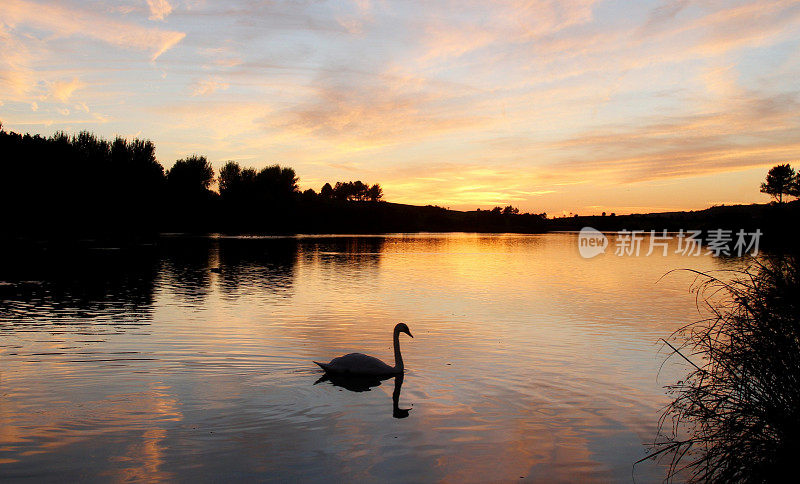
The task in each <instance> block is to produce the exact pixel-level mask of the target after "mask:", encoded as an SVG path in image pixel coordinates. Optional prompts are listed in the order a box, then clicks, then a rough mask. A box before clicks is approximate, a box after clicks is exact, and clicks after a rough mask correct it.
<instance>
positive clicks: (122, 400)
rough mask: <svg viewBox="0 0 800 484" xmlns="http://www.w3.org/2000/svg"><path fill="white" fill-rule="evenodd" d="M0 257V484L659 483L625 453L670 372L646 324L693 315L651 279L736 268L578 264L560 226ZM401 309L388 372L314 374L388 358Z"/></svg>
mask: <svg viewBox="0 0 800 484" xmlns="http://www.w3.org/2000/svg"><path fill="white" fill-rule="evenodd" d="M612 243H613V241H612ZM51 252H52V251H51ZM4 259H5V262H4V265H3V267H2V272H0V281H3V282H2V285H0V365H1V366H0V480H9V479H10V480H13V479H25V478H27V479H32V480H36V481H42V480H44V481H60V482H64V481H76V480H80V481H122V480H125V481H129V480H134V481H136V480H142V481H153V480H170V481H172V480H179V481H211V480H234V479H237V480H240V479H247V480H261V481H263V480H268V481H272V480H274V481H279V480H280V481H285V480H299V481H309V482H313V481H320V482H323V481H324V482H330V481H340V482H354V481H355V482H358V481H361V482H366V481H395V482H430V481H444V482H487V481H491V482H497V481H506V482H509V481H515V482H518V481H520V480H521V478H523V479H526V480H532V481H548V482H552V481H575V480H581V481H598V482H607V481H618V482H631V480H632V479H633V477H635V478H636V481H637V482H652V481H658V480H660V479H662V478H663V475H664V469H663V468H662V467H659V466H658V465H656V464H653V463H650V462H646V463H643V464H640V465H637V466H636V467H635V468H633V467H632V463H633V462H634V461H636V460H637V459H639V458H641V457H643V456H644V455H645V447H644V446H643V444H644V443H646V442H648V441H652V439H653V436H654V434H655V431H656V425H657V420H658V417H659V413H660V410H661V408H662V407H663V405H664V404H665V403H666V402H667V401H668V397H667V395H666V394H665V392H664V389H663V386H664V385H667V384H669V383H672V382H674V381H676V380H678V379H680V377H681V374H682V372H684V371H685V370H686V368H685V366H682V365H681V364H680V362H671V363H668V364H666V365H665V366H664V367H663V368H662V369H661V371H660V373H659V368H660V366H661V364H662V362H663V360H664V357H665V355H666V352H665V351H664V350H663V348H662V347H661V345H660V344H659V342H658V340H659V338H661V337H667V336H668V335H669V334H670V333H672V332H673V331H674V330H675V329H676V328H678V327H679V326H681V325H683V324H685V323H687V322H690V321H693V320H695V319H697V318H698V311H697V308H696V306H695V295H694V294H692V293H690V291H689V286H690V284H691V282H692V279H693V278H692V277H691V275H690V274H688V273H675V274H672V275H670V276H668V277H666V278H663V279H661V280H660V281H659V279H660V278H661V276H663V275H664V274H665V273H666V272H667V271H669V270H671V269H677V268H692V269H699V270H715V269H728V268H735V267H738V266H740V265H741V263H740V262H737V261H735V260H727V261H726V260H721V259H716V258H713V257H711V256H701V257H688V256H681V255H676V254H671V255H669V256H666V257H665V256H661V255H651V256H649V257H646V256H639V257H633V256H627V257H617V256H614V255H611V254H607V255H601V256H598V257H596V258H594V259H590V260H589V259H583V258H581V257H580V256H579V254H578V245H577V235H576V234H546V235H530V236H528V235H525V236H520V235H479V234H431V235H424V234H422V235H417V234H414V235H402V234H401V235H389V236H359V237H347V236H328V237H325V236H322V237H296V238H224V237H208V238H186V237H164V238H162V239H160V241H159V242H158V244H156V245H155V246H144V247H140V248H138V249H135V250H132V249H114V248H103V249H97V250H88V251H78V252H75V251H72V252H68V251H64V252H59V253H56V254H51V255H49V256H48V257H46V258H45V260H42V259H41V257H37V258H36V260H30V259H29V258H27V257H26V256H24V255H18V254H10V253H6V254H4ZM211 268H219V272H214V271H211V270H210V269H211ZM401 321H402V322H405V323H407V324H408V326H409V327H410V329H411V332H412V333H413V335H414V338H413V339H411V338H409V337H407V336H405V335H401V338H400V340H401V347H402V351H403V357H404V360H405V364H406V373H405V377H404V379H403V381H402V386H401V388H396V386H397V382H395V381H394V379H389V380H386V381H384V382H383V383H382V384H381V385H380V386H377V387H373V388H371V390H369V391H362V392H354V391H350V390H349V389H347V388H343V387H341V386H336V385H333V384H332V383H331V382H329V381H326V382H321V383H318V384H316V385H315V384H314V383H315V382H316V381H317V380H318V378H319V377H320V376H321V373H320V371H319V369H318V368H317V367H316V366H315V365H314V364H313V363H312V360H317V361H328V360H330V359H331V358H333V357H335V356H339V355H342V354H344V353H349V352H352V351H359V352H364V353H367V354H371V355H373V356H377V357H379V358H381V359H384V360H385V361H387V362H388V363H389V364H392V363H393V356H392V343H391V336H392V335H391V332H392V328H393V327H394V325H395V324H396V323H397V322H401ZM670 361H671V360H670ZM393 396H394V397H395V400H396V404H395V403H394V402H393ZM405 409H410V410H409V411H408V412H405V411H404V410H405ZM406 415H407V416H406ZM404 416H405V418H397V417H404Z"/></svg>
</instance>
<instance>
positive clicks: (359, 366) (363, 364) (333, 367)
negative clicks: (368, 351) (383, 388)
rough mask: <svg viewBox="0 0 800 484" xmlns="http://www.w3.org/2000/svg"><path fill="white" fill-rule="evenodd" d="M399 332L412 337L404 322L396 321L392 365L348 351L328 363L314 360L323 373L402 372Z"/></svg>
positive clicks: (371, 374) (368, 373)
mask: <svg viewBox="0 0 800 484" xmlns="http://www.w3.org/2000/svg"><path fill="white" fill-rule="evenodd" d="M400 333H405V334H407V335H409V336H411V337H412V338H413V337H414V336H412V335H411V331H409V330H408V326H406V325H405V323H398V324H397V325H396V326H395V327H394V334H393V337H394V366H389V365H387V364H386V363H384V362H382V361H381V360H379V359H377V358H375V357H374V356H368V355H365V354H363V353H350V354H347V355H344V356H340V357H338V358H334V359H332V360H331V361H330V363H320V362H318V361H315V362H314V363H316V364H317V365H319V367H320V368H322V369H323V370H325V373H334V374H348V375H370V376H381V375H397V374H401V375H402V374H403V355H401V354H400Z"/></svg>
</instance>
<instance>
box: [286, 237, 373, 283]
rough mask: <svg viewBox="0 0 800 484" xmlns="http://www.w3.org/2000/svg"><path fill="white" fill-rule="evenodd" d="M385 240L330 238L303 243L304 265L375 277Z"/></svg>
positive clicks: (302, 256)
mask: <svg viewBox="0 0 800 484" xmlns="http://www.w3.org/2000/svg"><path fill="white" fill-rule="evenodd" d="M385 243H386V239H385V237H331V238H319V239H317V238H313V239H306V240H303V241H302V248H301V251H302V252H301V256H300V257H301V258H302V260H303V262H306V263H311V264H316V265H319V266H320V267H323V268H326V269H332V270H335V271H336V272H339V273H346V274H348V275H359V274H364V273H375V272H377V270H378V267H379V265H380V260H381V253H382V251H383V250H384V244H385Z"/></svg>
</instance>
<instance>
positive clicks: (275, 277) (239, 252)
mask: <svg viewBox="0 0 800 484" xmlns="http://www.w3.org/2000/svg"><path fill="white" fill-rule="evenodd" d="M218 244H219V245H218V257H219V269H220V274H219V276H220V279H219V280H220V287H221V289H222V291H223V292H224V293H226V294H229V295H233V294H236V295H242V294H243V293H257V292H258V293H261V292H264V291H266V292H268V293H271V294H275V295H279V296H284V297H288V296H290V295H291V289H292V284H293V282H294V276H295V266H296V264H297V253H298V243H297V240H295V239H291V238H269V239H257V238H253V239H248V238H229V239H226V238H223V239H219V240H218Z"/></svg>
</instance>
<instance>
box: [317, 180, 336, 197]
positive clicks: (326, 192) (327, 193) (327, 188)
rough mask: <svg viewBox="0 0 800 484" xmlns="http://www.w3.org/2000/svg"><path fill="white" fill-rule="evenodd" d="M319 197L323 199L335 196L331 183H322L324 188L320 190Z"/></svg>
mask: <svg viewBox="0 0 800 484" xmlns="http://www.w3.org/2000/svg"><path fill="white" fill-rule="evenodd" d="M319 197H320V198H322V199H323V200H330V199H332V198H333V187H332V186H331V184H330V183H326V184H324V185H322V188H321V189H320V191H319Z"/></svg>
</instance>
